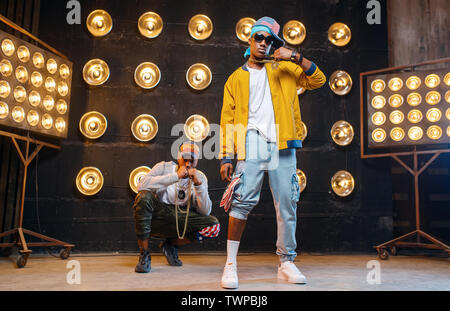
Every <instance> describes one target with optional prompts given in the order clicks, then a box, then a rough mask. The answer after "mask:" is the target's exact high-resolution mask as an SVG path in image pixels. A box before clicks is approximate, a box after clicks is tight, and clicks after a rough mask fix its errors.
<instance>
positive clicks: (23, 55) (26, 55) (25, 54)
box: [17, 45, 30, 63]
mask: <svg viewBox="0 0 450 311" xmlns="http://www.w3.org/2000/svg"><path fill="white" fill-rule="evenodd" d="M17 57H18V58H19V60H20V61H21V62H23V63H26V62H27V61H29V60H30V50H28V48H27V47H26V46H24V45H21V46H19V48H18V49H17Z"/></svg>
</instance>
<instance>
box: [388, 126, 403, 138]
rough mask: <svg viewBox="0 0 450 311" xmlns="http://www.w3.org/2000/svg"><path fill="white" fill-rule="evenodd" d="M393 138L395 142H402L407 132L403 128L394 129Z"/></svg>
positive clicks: (392, 131)
mask: <svg viewBox="0 0 450 311" xmlns="http://www.w3.org/2000/svg"><path fill="white" fill-rule="evenodd" d="M391 138H392V140H393V141H401V140H402V139H403V138H405V131H404V130H403V129H402V128H401V127H394V128H393V129H392V130H391Z"/></svg>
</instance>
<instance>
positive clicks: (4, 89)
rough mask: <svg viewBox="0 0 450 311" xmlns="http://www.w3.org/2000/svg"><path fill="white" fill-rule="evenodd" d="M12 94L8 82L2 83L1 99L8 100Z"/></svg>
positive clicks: (0, 84)
mask: <svg viewBox="0 0 450 311" xmlns="http://www.w3.org/2000/svg"><path fill="white" fill-rule="evenodd" d="M9 94H11V87H10V86H9V83H8V82H6V81H0V97H2V98H6V97H8V96H9Z"/></svg>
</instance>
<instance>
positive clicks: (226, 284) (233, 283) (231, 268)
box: [220, 263, 239, 289]
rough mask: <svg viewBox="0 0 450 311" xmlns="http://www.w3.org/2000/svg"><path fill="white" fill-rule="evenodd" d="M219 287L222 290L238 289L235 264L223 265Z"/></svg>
mask: <svg viewBox="0 0 450 311" xmlns="http://www.w3.org/2000/svg"><path fill="white" fill-rule="evenodd" d="M220 285H221V286H222V287H223V288H230V289H234V288H238V286H239V282H238V276H237V266H236V265H235V264H232V263H229V264H227V265H225V268H224V269H223V275H222V281H221V283H220Z"/></svg>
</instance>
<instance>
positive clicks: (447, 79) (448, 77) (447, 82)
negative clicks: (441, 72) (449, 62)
mask: <svg viewBox="0 0 450 311" xmlns="http://www.w3.org/2000/svg"><path fill="white" fill-rule="evenodd" d="M444 83H445V85H447V86H450V72H449V73H447V74H446V75H445V77H444Z"/></svg>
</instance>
